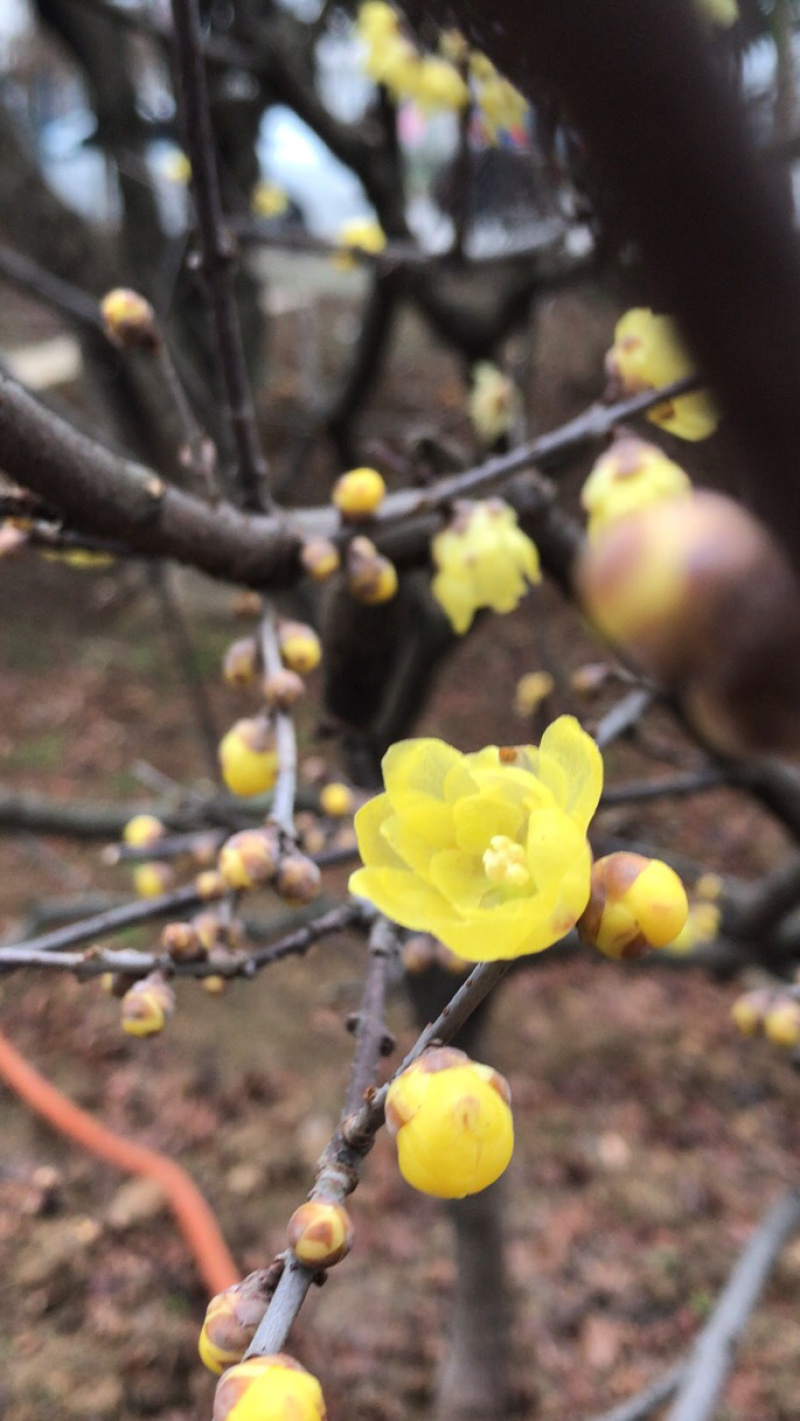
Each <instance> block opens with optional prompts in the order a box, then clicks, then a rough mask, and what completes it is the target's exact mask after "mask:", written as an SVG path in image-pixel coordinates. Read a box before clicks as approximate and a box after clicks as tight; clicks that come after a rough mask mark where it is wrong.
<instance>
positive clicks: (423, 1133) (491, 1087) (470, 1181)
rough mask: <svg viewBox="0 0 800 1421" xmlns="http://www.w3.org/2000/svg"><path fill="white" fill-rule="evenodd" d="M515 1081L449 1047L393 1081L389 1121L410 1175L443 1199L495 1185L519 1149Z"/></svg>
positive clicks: (417, 1184)
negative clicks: (513, 1092) (512, 1088)
mask: <svg viewBox="0 0 800 1421" xmlns="http://www.w3.org/2000/svg"><path fill="white" fill-rule="evenodd" d="M509 1100H510V1092H509V1089H508V1082H507V1081H505V1080H504V1078H503V1077H502V1076H501V1075H499V1074H498V1072H497V1071H495V1070H493V1069H492V1067H491V1066H484V1065H481V1064H480V1063H479V1062H477V1061H471V1060H470V1059H469V1057H468V1056H466V1055H465V1054H464V1052H463V1051H456V1050H455V1049H454V1048H453V1047H448V1046H442V1047H439V1048H437V1049H435V1050H432V1051H426V1052H425V1054H424V1055H423V1056H421V1057H420V1059H419V1060H418V1061H414V1062H413V1063H412V1065H410V1066H409V1067H408V1068H407V1069H406V1070H405V1071H403V1073H402V1075H399V1076H398V1077H397V1078H396V1079H395V1080H393V1081H392V1083H391V1085H390V1087H389V1091H388V1094H387V1097H386V1124H387V1127H388V1129H389V1131H390V1133H391V1134H393V1135H396V1136H397V1161H398V1164H399V1166H400V1173H401V1174H402V1175H403V1178H404V1179H405V1180H406V1181H407V1182H408V1183H409V1184H410V1185H411V1186H412V1187H413V1188H414V1189H419V1190H421V1191H422V1192H423V1193H424V1194H433V1195H434V1196H435V1197H436V1198H437V1199H463V1198H464V1196H465V1195H467V1194H477V1193H478V1192H479V1191H480V1190H481V1189H486V1188H487V1187H488V1185H490V1184H493V1183H494V1181H495V1180H496V1179H499V1178H500V1175H501V1174H502V1173H503V1171H504V1170H505V1168H506V1166H507V1165H508V1162H509V1160H510V1159H511V1155H512V1153H513V1150H514V1122H513V1120H512V1116H511V1110H510V1109H509Z"/></svg>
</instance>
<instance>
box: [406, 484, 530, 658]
mask: <svg viewBox="0 0 800 1421" xmlns="http://www.w3.org/2000/svg"><path fill="white" fill-rule="evenodd" d="M431 551H432V553H433V560H434V563H435V564H436V568H437V572H436V576H435V577H434V579H433V582H432V584H431V591H432V593H433V595H434V597H435V598H436V600H437V602H438V603H439V604H440V606H442V607H443V608H444V610H445V612H446V613H447V615H448V617H449V619H450V622H451V624H452V626H453V630H454V631H456V632H458V634H459V636H463V634H464V632H466V631H468V630H469V628H470V627H471V625H472V619H473V617H474V616H475V613H476V611H477V610H478V608H479V607H491V609H492V611H494V612H513V611H514V608H515V607H516V606H517V605H518V603H519V601H520V599H521V598H522V597H524V595H525V592H526V591H527V585H528V584H529V583H534V582H539V580H540V577H541V574H540V571H539V554H538V553H537V551H536V548H535V546H534V544H533V543H532V542H531V540H530V538H529V537H527V535H526V534H525V533H523V532H522V530H521V528H519V527H518V526H517V515H516V513H515V512H514V510H513V508H510V507H509V506H508V504H507V503H503V502H502V500H500V499H490V500H488V501H486V502H483V503H467V502H464V503H462V504H460V505H458V506H457V509H456V516H455V518H454V520H453V522H452V523H451V524H450V526H449V527H448V528H445V529H444V530H443V532H441V533H437V535H436V537H435V538H434V539H433V541H432V544H431Z"/></svg>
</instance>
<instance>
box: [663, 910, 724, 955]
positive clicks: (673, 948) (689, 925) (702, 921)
mask: <svg viewBox="0 0 800 1421" xmlns="http://www.w3.org/2000/svg"><path fill="white" fill-rule="evenodd" d="M721 921H722V913H721V911H720V909H719V908H718V907H717V905H716V903H708V902H694V903H690V905H689V915H688V917H687V919H686V922H685V923H684V925H683V927H682V928H681V930H680V932H679V933H678V935H677V937H675V938H673V940H672V942H670V943H668V944H667V949H666V950H667V952H674V953H678V954H680V953H683V952H693V951H694V949H695V948H696V947H700V946H701V945H702V944H703V943H705V942H713V941H714V939H715V938H716V936H717V933H718V932H719V926H720V923H721Z"/></svg>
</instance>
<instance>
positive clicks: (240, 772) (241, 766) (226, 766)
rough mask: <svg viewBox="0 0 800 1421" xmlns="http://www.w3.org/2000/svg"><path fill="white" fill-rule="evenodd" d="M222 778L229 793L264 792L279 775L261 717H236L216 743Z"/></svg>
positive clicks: (270, 735)
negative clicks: (241, 718) (233, 723)
mask: <svg viewBox="0 0 800 1421" xmlns="http://www.w3.org/2000/svg"><path fill="white" fill-rule="evenodd" d="M219 763H220V767H221V769H222V778H223V780H224V781H225V785H226V787H227V788H228V789H229V790H230V792H231V794H241V795H251V794H266V792H267V790H270V789H272V786H273V785H274V783H275V781H276V779H277V777H278V756H277V754H276V753H275V742H274V737H273V735H272V732H271V731H270V729H269V727H268V726H267V725H266V724H265V723H264V721H262V720H258V719H249V720H247V719H246V720H237V722H236V724H235V725H233V726H231V729H230V730H229V731H228V733H227V735H223V737H222V739H221V741H220V743H219Z"/></svg>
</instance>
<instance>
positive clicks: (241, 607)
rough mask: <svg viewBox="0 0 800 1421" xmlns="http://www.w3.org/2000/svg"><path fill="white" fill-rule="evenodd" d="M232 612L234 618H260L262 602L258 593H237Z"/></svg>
mask: <svg viewBox="0 0 800 1421" xmlns="http://www.w3.org/2000/svg"><path fill="white" fill-rule="evenodd" d="M232 610H233V615H234V617H260V616H261V614H262V612H263V611H264V602H263V600H262V598H261V596H260V594H259V593H258V592H237V593H236V596H235V597H234V599H233V608H232Z"/></svg>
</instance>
